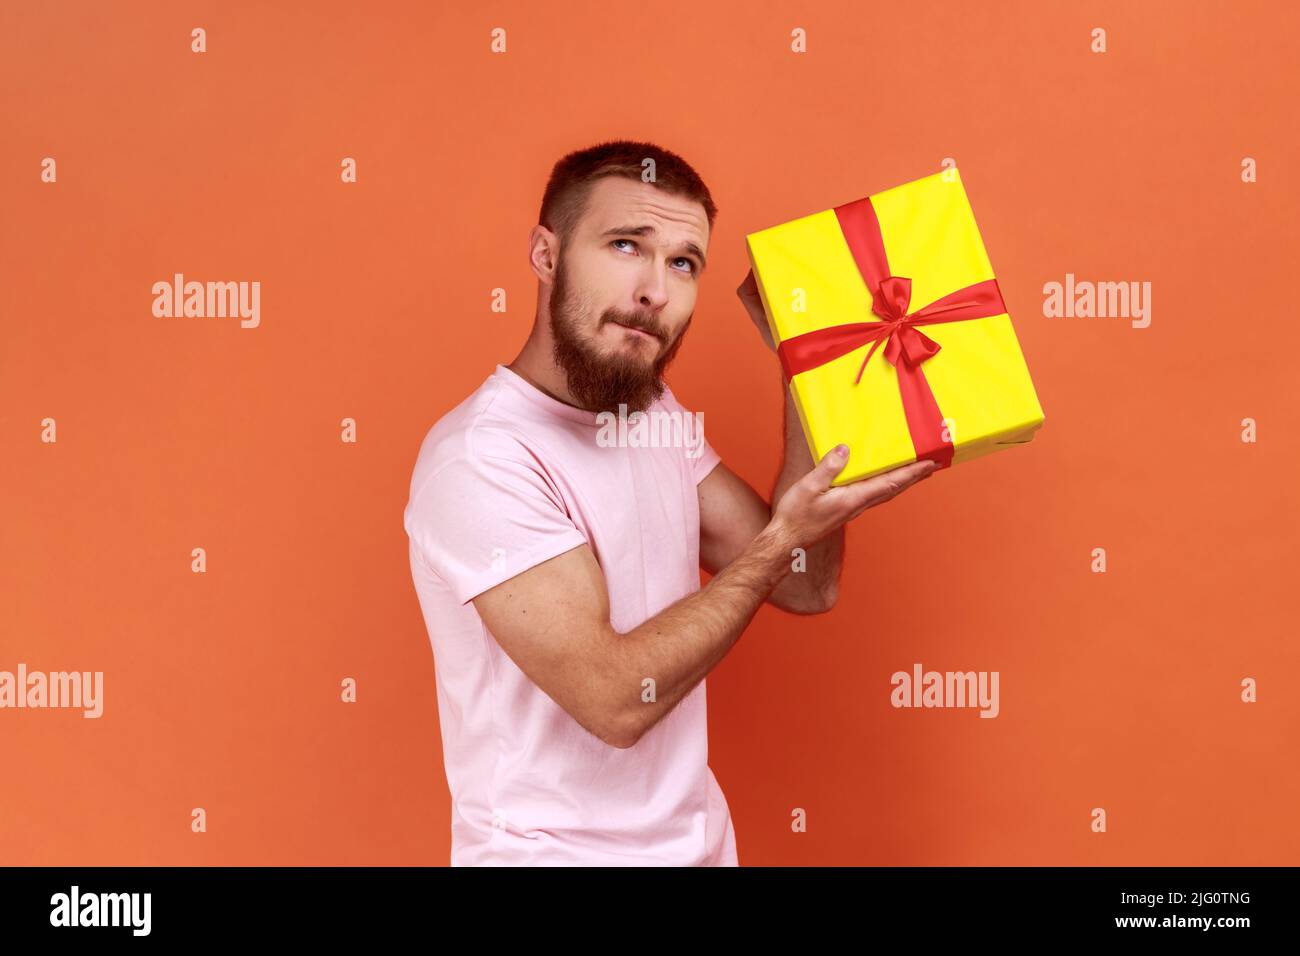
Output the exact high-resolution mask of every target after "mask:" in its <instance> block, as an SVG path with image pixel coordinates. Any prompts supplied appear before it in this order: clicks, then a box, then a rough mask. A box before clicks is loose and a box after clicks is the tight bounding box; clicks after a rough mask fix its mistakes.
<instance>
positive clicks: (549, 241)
mask: <svg viewBox="0 0 1300 956" xmlns="http://www.w3.org/2000/svg"><path fill="white" fill-rule="evenodd" d="M559 261H560V238H559V236H557V235H556V234H555V233H553V232H551V230H549V229H547V228H546V227H545V226H543V225H541V224H538V225H536V226H533V228H532V230H531V231H530V232H529V233H528V263H529V265H530V266H532V270H533V273H534V275H536V276H537V278H538V280H539V281H541V282H545V283H547V284H548V285H549V284H550V283H552V282H554V281H555V268H556V264H557V263H558V262H559Z"/></svg>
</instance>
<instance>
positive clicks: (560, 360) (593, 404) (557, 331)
mask: <svg viewBox="0 0 1300 956" xmlns="http://www.w3.org/2000/svg"><path fill="white" fill-rule="evenodd" d="M572 291H573V290H571V289H570V288H569V284H568V281H567V276H566V273H565V268H564V257H563V255H561V257H560V262H559V265H558V267H557V268H556V271H555V284H554V285H552V286H551V300H550V313H551V337H552V339H554V342H555V346H554V349H553V353H554V356H555V363H556V364H557V365H558V366H559V367H560V368H562V369H564V373H565V375H566V376H567V377H568V386H569V392H570V394H572V395H573V397H574V399H576V400H577V402H578V403H579V404H580V405H581V406H582V407H583V408H585V409H587V410H588V411H593V412H614V413H616V414H617V412H618V406H619V405H620V404H624V405H626V406H627V411H628V412H636V411H644V410H645V409H647V408H649V407H650V405H651V404H652V403H653V402H654V401H656V400H657V399H658V398H659V396H660V395H662V394H663V390H664V383H663V372H664V369H666V368H667V367H668V364H669V363H670V362H671V361H672V360H673V358H674V357H675V356H676V355H677V350H678V349H680V348H681V345H682V340H683V339H684V338H685V337H686V330H687V329H688V328H690V325H691V319H690V318H687V320H686V324H685V325H683V326H682V330H681V332H680V333H678V335H677V339H676V341H674V342H673V344H672V345H671V346H669V347H668V348H667V349H664V348H663V343H664V341H665V339H666V338H667V334H668V333H667V332H665V331H664V329H663V327H662V326H661V325H660V324H659V322H658V321H656V320H655V319H654V318H652V317H650V316H648V315H645V314H644V313H625V312H618V311H617V310H615V309H606V310H605V312H604V313H603V314H602V315H601V317H600V322H599V323H598V324H597V325H596V328H595V329H594V330H593V331H592V334H593V336H594V335H597V334H599V333H600V331H601V329H603V328H604V327H605V326H606V325H607V324H609V323H610V322H619V323H621V324H623V325H627V326H631V327H632V328H634V329H641V330H642V331H645V332H648V333H650V334H651V335H653V336H654V337H655V338H656V339H657V340H658V343H659V344H658V346H656V345H654V344H653V343H651V342H641V343H639V344H638V345H637V346H636V349H637V350H638V351H639V350H640V349H643V348H644V349H651V348H656V347H657V348H659V349H660V350H661V351H660V352H659V354H658V356H657V357H656V358H655V360H654V361H653V362H647V361H646V359H645V357H644V356H641V355H635V354H630V352H631V350H629V351H628V352H624V351H623V350H622V349H619V350H618V351H616V352H615V354H613V355H609V356H607V355H603V354H601V353H600V352H599V351H597V349H596V347H595V346H593V345H590V344H589V343H587V342H586V341H585V340H583V339H582V338H581V332H580V329H579V325H578V321H579V318H580V317H581V316H582V315H584V314H585V309H584V306H585V303H584V302H583V301H582V300H581V296H578V295H576V294H575V295H571V294H570V293H571V292H572ZM693 316H694V313H692V317H693Z"/></svg>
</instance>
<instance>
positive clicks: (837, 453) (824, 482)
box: [815, 444, 849, 490]
mask: <svg viewBox="0 0 1300 956" xmlns="http://www.w3.org/2000/svg"><path fill="white" fill-rule="evenodd" d="M848 462H849V446H848V445H843V444H841V445H836V446H835V447H834V448H832V449H831V450H830V451H828V452H827V453H826V455H825V456H824V457H823V458H822V460H821V461H820V462H819V463H818V465H817V467H816V469H815V471H816V473H817V487H818V489H819V490H825V489H827V488H829V487H830V486H831V481H832V480H833V479H834V478H835V476H836V475H838V474H839V473H840V472H841V471H843V470H844V466H845V465H847V464H848Z"/></svg>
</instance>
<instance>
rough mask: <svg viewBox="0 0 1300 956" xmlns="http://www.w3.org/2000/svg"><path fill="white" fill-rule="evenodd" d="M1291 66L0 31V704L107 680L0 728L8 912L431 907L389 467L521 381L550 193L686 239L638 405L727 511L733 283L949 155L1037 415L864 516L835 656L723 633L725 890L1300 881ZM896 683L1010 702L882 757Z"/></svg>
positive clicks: (151, 6)
mask: <svg viewBox="0 0 1300 956" xmlns="http://www.w3.org/2000/svg"><path fill="white" fill-rule="evenodd" d="M986 7H987V9H986ZM561 11H562V12H561ZM195 26H202V27H204V28H206V30H207V33H208V52H206V53H204V54H202V55H198V54H194V53H191V52H190V30H191V29H192V28H193V27H195ZM497 26H502V27H505V28H506V29H507V31H508V33H507V37H508V52H507V53H506V54H505V55H493V54H492V53H490V52H489V39H490V37H489V32H490V30H491V29H492V28H493V27H497ZM797 26H798V27H803V28H805V29H806V30H807V32H808V52H807V53H806V54H804V55H795V54H793V53H791V52H790V49H789V43H790V30H791V29H792V28H794V27H797ZM1097 26H1100V27H1104V28H1105V29H1106V30H1107V32H1108V46H1109V50H1108V52H1106V53H1105V54H1094V53H1092V52H1090V50H1089V46H1090V40H1091V38H1090V31H1091V30H1092V28H1093V27H1097ZM1297 30H1300V15H1298V14H1297V13H1296V11H1295V9H1294V7H1290V6H1289V5H1285V4H1282V3H1277V4H1250V3H1238V4H1233V5H1231V6H1228V5H1218V4H1208V3H1190V4H1189V3H1185V2H1178V3H1162V4H1151V3H1143V4H1128V3H1098V4H1078V5H1071V6H1070V7H1068V8H1067V7H1066V5H1064V4H1059V5H1058V4H1040V3H1000V4H991V5H984V4H979V5H977V4H968V3H955V2H954V3H940V4H926V5H921V6H917V5H916V4H897V5H892V6H891V5H887V4H872V5H871V6H870V8H867V7H865V6H864V5H861V4H858V3H849V2H843V3H829V2H819V3H797V2H789V3H786V2H763V3H753V2H748V3H728V4H722V3H707V4H701V3H671V2H670V3H656V4H651V5H635V4H606V3H594V2H592V3H566V4H563V5H558V6H557V5H550V4H546V5H541V4H536V3H499V4H491V5H477V4H463V5H453V4H424V3H403V4H396V3H390V4H359V3H336V2H330V3H324V2H315V3H298V4H288V3H215V2H213V3H148V4H145V3H112V4H103V3H92V2H83V3H48V4H15V3H10V4H5V5H4V6H3V8H0V70H3V71H4V76H3V80H4V82H3V83H0V115H2V116H3V129H4V149H3V150H0V216H2V217H3V219H2V223H3V230H2V231H0V268H2V269H3V273H2V275H0V277H2V280H3V282H2V285H3V295H4V309H3V338H2V339H0V349H2V350H3V351H2V354H0V373H2V377H0V400H2V406H0V447H2V448H3V456H4V465H3V467H0V495H3V522H0V587H2V588H3V591H2V599H3V607H2V608H0V669H5V670H16V668H17V665H18V663H19V662H20V661H21V662H25V663H26V664H27V666H28V668H29V670H38V669H39V670H47V671H48V670H91V671H93V670H102V671H104V672H105V678H104V681H105V683H104V695H105V714H104V716H103V717H102V718H101V719H99V720H86V719H83V718H82V717H81V715H80V712H79V711H59V710H47V711H33V710H14V711H11V710H5V711H0V766H3V767H4V777H3V784H2V785H0V862H3V863H6V864H61V865H62V864H87V865H91V864H96V865H99V864H125V865H134V864H181V865H184V864H308V865H323V864H343V865H349V864H443V863H445V862H446V861H447V859H448V853H449V826H448V824H449V815H450V809H449V798H448V793H447V788H446V782H445V777H444V775H443V768H442V756H441V746H440V738H439V734H438V726H437V715H436V709H435V699H434V680H433V676H434V671H433V658H432V654H431V651H430V647H429V642H428V637H427V635H426V633H425V631H424V627H423V622H422V621H421V618H420V613H419V607H418V605H417V602H416V597H415V593H414V588H413V586H412V584H411V580H410V572H409V567H408V564H407V550H406V538H405V533H404V531H403V529H402V522H401V514H402V509H403V507H404V505H405V502H406V495H407V490H408V482H409V480H410V473H411V468H412V466H413V464H414V461H415V454H416V451H417V449H418V446H419V442H420V440H421V438H422V437H423V435H424V433H425V432H426V430H427V429H428V428H429V426H430V425H432V423H433V422H434V421H435V420H436V419H437V418H438V417H439V416H441V415H442V414H443V413H444V412H446V411H447V410H448V409H450V408H451V407H452V406H453V405H455V404H456V403H458V402H459V401H460V400H461V399H462V398H463V397H464V396H466V395H467V394H468V393H469V392H470V391H471V390H473V389H474V388H475V387H476V386H477V385H478V384H479V383H481V382H482V380H483V379H484V378H485V377H486V376H487V375H488V374H489V373H490V372H491V370H492V367H493V365H494V364H495V363H496V362H503V363H504V362H508V361H510V360H511V359H512V358H513V357H514V355H515V354H516V352H517V351H518V349H519V347H520V345H521V344H522V343H523V340H524V338H525V336H526V334H527V332H528V329H529V327H530V325H531V322H532V318H533V309H534V304H535V296H536V281H535V279H534V277H533V275H532V273H531V272H530V270H529V268H528V264H527V256H526V246H527V234H528V230H529V228H530V227H531V226H532V225H533V224H534V222H535V221H536V216H537V211H538V206H539V204H540V199H541V193H542V188H543V186H544V184H545V180H546V176H547V174H548V173H549V171H550V167H551V164H552V163H554V162H555V160H556V159H558V158H559V157H560V156H561V155H563V154H564V153H565V152H567V151H569V150H572V149H575V148H579V147H582V146H587V145H590V144H593V143H595V142H597V141H600V140H603V139H610V138H631V139H647V140H651V141H654V142H658V143H660V144H661V145H663V146H665V147H667V148H669V149H672V150H674V151H677V152H679V153H681V154H682V155H683V156H684V157H685V158H686V159H687V160H688V161H689V162H691V163H692V164H693V165H694V166H695V167H696V168H697V170H698V171H699V172H700V173H701V175H702V176H703V177H704V179H705V181H706V182H707V183H708V184H709V185H710V188H711V190H712V191H713V195H714V198H715V200H716V201H717V203H718V205H719V207H720V215H719V218H718V221H717V225H716V229H715V232H714V235H713V236H712V239H711V243H710V249H709V257H710V267H709V270H708V273H707V274H706V276H705V278H704V279H703V285H702V289H701V297H700V301H699V303H698V307H697V309H696V313H695V316H696V317H695V321H694V323H693V326H692V331H691V332H690V334H689V337H688V340H687V342H686V344H685V346H684V348H683V350H682V352H681V354H680V356H679V357H678V359H677V361H676V363H675V364H674V366H673V367H672V369H671V370H670V372H669V381H670V383H671V384H672V386H673V388H674V390H675V391H676V393H677V394H678V395H679V397H681V399H682V400H683V402H684V403H685V404H686V405H687V407H688V408H691V409H693V410H698V411H703V412H705V413H706V415H705V421H706V422H707V426H708V436H709V439H710V441H711V442H712V443H713V444H714V446H715V447H716V448H717V449H718V450H719V452H720V453H721V454H722V456H723V458H724V460H725V461H726V462H727V463H728V464H729V465H730V466H731V467H732V468H733V469H735V470H736V471H737V472H739V473H740V474H742V475H743V476H744V477H746V478H747V479H748V480H749V481H750V482H751V483H752V484H754V485H755V486H756V487H758V489H759V490H760V492H762V493H765V494H766V493H767V492H768V491H769V490H770V488H771V482H772V480H773V478H774V477H775V474H776V471H777V467H778V463H779V459H780V449H781V434H780V422H781V393H780V390H779V386H778V371H777V364H776V361H775V359H774V357H773V356H772V355H771V354H770V353H768V352H767V351H766V350H765V348H764V347H763V345H762V344H761V342H760V340H759V338H758V336H757V334H756V333H755V331H754V329H753V328H752V326H751V324H750V322H749V320H748V318H747V317H746V316H745V314H744V313H743V311H742V308H741V306H740V305H739V303H738V301H737V299H736V297H735V287H736V285H737V284H738V283H739V281H740V280H741V278H742V277H743V276H744V273H745V269H746V268H747V264H746V261H745V252H744V244H743V237H744V234H745V233H746V232H750V231H754V230H756V229H759V228H763V227H765V226H770V225H774V224H776V223H779V222H784V221H786V220H789V219H792V218H795V217H797V216H801V215H806V214H808V213H811V212H815V211H818V210H822V209H826V208H828V207H830V206H832V205H834V204H837V203H842V202H845V201H848V200H851V199H855V198H859V197H861V196H864V195H867V194H869V193H871V192H875V191H879V190H881V189H885V188H888V187H890V186H894V185H898V184H900V183H903V182H906V181H909V180H912V179H915V178H918V177H920V176H922V175H927V174H929V173H931V172H934V171H936V170H937V169H938V168H939V165H940V163H941V161H942V160H943V159H944V158H945V157H952V158H954V159H955V160H956V161H957V163H958V165H959V167H960V169H961V171H962V176H963V179H964V181H965V182H966V186H967V190H968V192H969V194H970V197H971V202H972V205H973V206H974V209H975V214H976V217H977V219H978V221H979V224H980V227H981V231H982V234H983V237H984V241H985V244H986V246H987V248H988V251H989V255H990V257H991V259H992V261H993V265H994V268H995V269H996V270H997V274H998V278H999V281H1000V284H1001V287H1002V290H1003V293H1004V295H1005V296H1006V298H1007V301H1008V304H1009V306H1010V310H1011V315H1012V318H1013V321H1014V322H1015V324H1016V329H1017V332H1018V334H1019V336H1020V341H1021V345H1022V348H1023V350H1024V352H1025V355H1026V359H1027V361H1028V363H1029V367H1030V370H1031V372H1032V374H1033V376H1034V380H1035V383H1036V385H1037V388H1038V393H1039V397H1040V400H1041V402H1042V405H1043V408H1044V410H1045V413H1046V416H1047V420H1046V424H1045V425H1044V427H1043V430H1042V431H1041V432H1039V434H1038V436H1037V438H1036V439H1035V441H1034V442H1033V443H1032V444H1030V445H1027V446H1024V447H1022V448H1015V449H1009V450H1007V451H1004V452H1000V453H998V454H996V455H992V456H989V457H986V458H983V459H981V460H979V461H975V462H971V463H969V464H966V465H962V466H959V467H957V468H954V469H953V470H951V471H948V472H944V473H943V474H941V475H940V476H938V477H936V478H935V479H934V480H933V481H929V482H926V483H925V484H923V485H921V486H919V487H917V488H916V489H913V490H912V491H909V492H908V493H907V494H905V495H904V496H902V497H901V498H899V499H898V500H897V501H895V502H892V503H890V504H888V505H886V506H884V507H882V508H879V509H873V510H871V511H868V512H867V513H866V514H865V515H864V516H862V517H861V518H860V519H858V520H857V521H856V522H855V523H854V524H853V525H852V526H851V528H850V531H849V548H848V554H847V558H846V567H845V570H844V577H843V591H844V596H843V599H842V600H841V602H840V604H839V606H838V607H837V608H836V609H835V610H834V611H833V612H832V613H831V614H829V615H825V616H819V617H811V618H800V617H795V616H792V615H787V614H785V613H783V612H781V611H778V610H776V609H773V608H770V607H765V608H764V609H763V610H762V611H761V612H760V613H759V615H758V617H757V618H756V620H755V622H754V624H753V625H752V626H751V627H750V628H749V630H748V631H747V632H746V633H745V635H744V637H743V638H742V640H741V642H740V643H739V644H738V645H737V647H736V648H735V649H734V650H733V651H732V653H731V654H730V655H729V656H728V657H727V658H726V659H725V660H724V661H723V663H722V664H721V666H720V667H718V668H717V669H716V670H715V671H714V672H713V673H712V674H711V675H710V676H709V678H708V688H709V704H710V714H711V732H710V744H711V747H710V764H711V766H712V767H713V769H714V771H715V773H716V774H717V776H718V779H719V781H720V783H721V784H722V787H723V789H724V791H725V792H726V794H727V797H728V800H729V803H730V805H731V810H732V813H733V815H734V819H735V825H736V831H737V840H738V850H739V855H740V861H741V863H742V864H744V865H765V864H1083V865H1092V864H1172V865H1189V864H1242V865H1247V864H1295V863H1297V862H1300V825H1298V824H1297V822H1296V818H1295V809H1296V807H1297V806H1300V767H1298V765H1297V761H1296V743H1297V729H1300V709H1298V707H1297V696H1296V675H1297V673H1300V669H1298V668H1300V660H1298V659H1297V658H1298V655H1297V651H1296V645H1295V625H1294V623H1293V617H1292V613H1291V612H1292V607H1293V606H1294V600H1295V585H1294V584H1293V583H1292V580H1291V579H1292V578H1293V576H1294V565H1293V563H1292V560H1291V559H1292V558H1293V556H1294V554H1295V549H1296V544H1297V538H1298V537H1300V536H1298V535H1297V528H1296V517H1295V515H1296V509H1295V503H1294V488H1295V484H1296V473H1297V464H1298V462H1297V458H1298V455H1297V446H1296V438H1295V425H1294V423H1295V421H1296V420H1297V411H1300V409H1297V399H1296V391H1295V389H1294V388H1289V387H1287V386H1288V375H1289V374H1293V373H1294V370H1295V368H1296V358H1295V357H1296V355H1297V350H1298V349H1300V334H1298V333H1297V331H1296V323H1297V316H1296V311H1295V298H1296V297H1295V294H1294V293H1293V292H1291V291H1290V290H1289V289H1288V288H1287V287H1286V284H1287V283H1289V282H1290V281H1292V279H1293V276H1294V271H1295V261H1294V260H1295V249H1296V247H1295V222H1296V218H1297V211H1298V210H1297V190H1298V188H1300V187H1297V185H1296V183H1297V180H1296V177H1295V175H1294V169H1293V167H1294V164H1295V158H1296V147H1297V145H1298V143H1297V133H1296V126H1295V122H1294V115H1293V114H1294V103H1295V97H1294V94H1295V87H1294V85H1293V84H1294V69H1293V63H1292V60H1293V53H1294V51H1293V50H1292V49H1291V41H1292V38H1293V37H1294V36H1295V35H1296V33H1297ZM46 156H50V157H54V158H55V159H56V160H57V162H58V182H57V184H46V183H42V182H41V181H40V163H41V160H42V159H43V158H44V157H46ZM346 156H351V157H355V158H356V159H357V163H358V175H359V182H358V183H357V184H355V185H344V184H343V183H341V182H340V179H339V169H340V167H339V163H340V160H341V159H342V158H343V157H346ZM1246 156H1251V157H1254V158H1255V159H1256V160H1257V161H1258V164H1259V181H1258V182H1257V183H1254V184H1246V183H1243V182H1242V181H1241V176H1240V172H1241V160H1242V158H1243V157H1246ZM174 272H183V273H184V274H185V275H186V277H187V278H193V279H198V280H200V281H207V280H236V281H238V280H246V281H252V280H258V281H260V282H261V283H262V322H261V327H260V328H257V329H241V328H240V327H239V325H238V320H237V319H214V320H204V319H184V318H177V319H158V318H155V317H153V315H152V314H151V305H152V294H151V292H150V287H151V285H152V283H153V282H155V281H159V280H169V279H170V277H171V276H172V274H173V273H174ZM1067 272H1073V273H1074V274H1075V275H1076V277H1077V278H1078V279H1080V280H1091V281H1138V282H1141V281H1150V282H1151V283H1152V286H1153V288H1152V303H1151V304H1152V323H1151V326H1150V327H1149V328H1146V329H1134V328H1131V327H1130V324H1129V321H1128V320H1127V319H1099V318H1094V319H1047V318H1044V317H1043V315H1042V306H1043V293H1042V287H1043V284H1044V283H1045V282H1048V281H1058V282H1060V281H1063V280H1064V277H1065V274H1066V273H1067ZM498 286H499V287H502V288H504V289H506V290H507V293H508V296H509V304H510V309H509V312H508V313H507V314H505V315H501V314H495V313H492V312H491V311H489V305H490V294H491V290H492V289H493V288H495V287H498ZM720 369H725V372H720V371H719V370H720ZM46 416H50V417H53V418H55V419H56V420H57V423H58V443H57V444H53V445H50V444H43V443H41V442H40V440H39V435H40V422H41V420H42V419H43V418H45V417H46ZM345 417H352V418H355V419H356V420H357V422H358V437H359V441H358V443H357V444H355V445H349V444H344V443H342V442H340V440H339V430H340V421H341V420H342V419H343V418H345ZM1245 417H1253V418H1255V419H1257V421H1258V423H1259V440H1258V443H1256V444H1245V443H1243V442H1242V441H1241V440H1240V432H1241V420H1242V419H1243V418H1245ZM194 547H203V548H206V549H207V554H208V572H207V573H206V574H194V573H192V572H191V570H190V560H191V559H190V550H191V549H192V548H194ZM1096 547H1104V548H1105V549H1106V551H1107V555H1108V561H1109V571H1108V572H1107V573H1106V574H1094V573H1091V572H1090V570H1089V564H1090V560H1091V551H1092V549H1093V548H1096ZM917 661H919V662H921V663H922V664H923V665H924V667H925V668H926V669H936V670H941V671H942V670H967V669H973V670H997V671H999V672H1000V675H1001V714H1000V716H999V717H998V718H997V719H995V720H988V719H980V718H978V717H977V716H976V712H975V711H973V710H895V709H893V708H892V707H891V706H890V705H889V692H890V685H889V675H890V674H891V673H893V672H894V671H896V670H910V668H911V666H912V664H913V663H914V662H917ZM348 676H351V677H355V678H356V679H357V681H358V684H359V691H358V702H357V703H356V704H352V705H345V704H343V703H341V702H340V701H339V687H340V681H341V680H342V679H343V678H345V677H348ZM1247 676H1249V677H1254V678H1256V679H1257V680H1258V682H1259V694H1260V700H1259V702H1258V703H1256V704H1245V703H1242V702H1241V701H1240V681H1241V680H1242V678H1243V677H1247ZM195 807H203V808H205V810H206V812H207V826H208V830H207V832H206V833H200V834H196V833H192V832H191V830H190V813H191V810H192V809H193V808H195ZM1093 807H1104V808H1105V809H1106V811H1107V814H1108V832H1106V833H1104V834H1098V833H1093V832H1091V831H1090V826H1089V824H1090V816H1089V814H1090V811H1091V810H1092V808H1093ZM795 808H803V809H804V810H805V811H806V812H807V820H808V830H807V832H806V833H793V832H791V826H790V820H791V812H792V811H793V810H794V809H795Z"/></svg>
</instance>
